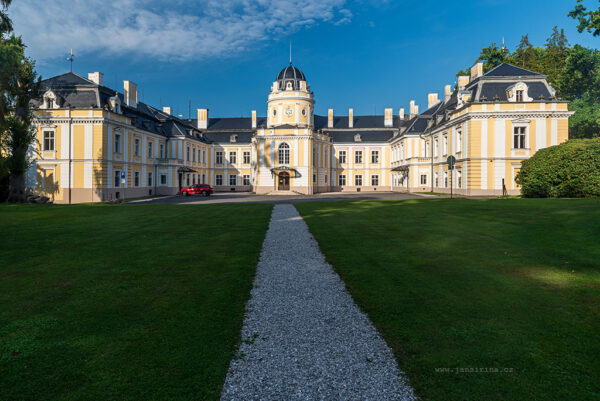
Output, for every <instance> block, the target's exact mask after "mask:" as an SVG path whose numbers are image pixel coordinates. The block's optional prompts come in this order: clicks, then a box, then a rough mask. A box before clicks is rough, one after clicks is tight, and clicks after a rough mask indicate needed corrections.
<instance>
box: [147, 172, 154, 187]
mask: <svg viewBox="0 0 600 401" xmlns="http://www.w3.org/2000/svg"><path fill="white" fill-rule="evenodd" d="M153 184H154V177H153V174H152V171H150V172H148V186H149V187H151V186H152V185H153Z"/></svg>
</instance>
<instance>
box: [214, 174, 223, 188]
mask: <svg viewBox="0 0 600 401" xmlns="http://www.w3.org/2000/svg"><path fill="white" fill-rule="evenodd" d="M215 185H218V186H223V174H215Z"/></svg>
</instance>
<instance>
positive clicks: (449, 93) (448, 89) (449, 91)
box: [444, 85, 452, 102]
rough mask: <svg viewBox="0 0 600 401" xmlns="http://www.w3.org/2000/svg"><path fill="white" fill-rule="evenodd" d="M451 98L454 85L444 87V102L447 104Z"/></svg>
mask: <svg viewBox="0 0 600 401" xmlns="http://www.w3.org/2000/svg"><path fill="white" fill-rule="evenodd" d="M450 96H452V85H446V86H444V101H446V102H447V101H448V99H450Z"/></svg>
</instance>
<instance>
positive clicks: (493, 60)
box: [476, 42, 510, 73]
mask: <svg viewBox="0 0 600 401" xmlns="http://www.w3.org/2000/svg"><path fill="white" fill-rule="evenodd" d="M509 59H510V51H509V50H508V48H507V47H506V46H504V44H503V45H502V46H501V47H498V45H497V44H496V42H492V44H491V45H489V46H488V47H484V48H483V49H481V53H480V54H479V57H478V58H477V60H476V62H479V61H481V62H483V72H484V73H486V72H488V71H490V70H491V69H493V68H495V67H497V66H499V65H500V64H502V63H504V62H508V61H510V60H509Z"/></svg>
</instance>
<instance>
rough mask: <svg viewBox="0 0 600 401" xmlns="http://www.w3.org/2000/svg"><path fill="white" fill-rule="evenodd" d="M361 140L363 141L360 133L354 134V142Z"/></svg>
mask: <svg viewBox="0 0 600 401" xmlns="http://www.w3.org/2000/svg"><path fill="white" fill-rule="evenodd" d="M360 141H362V138H361V137H360V134H356V135H354V142H360Z"/></svg>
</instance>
